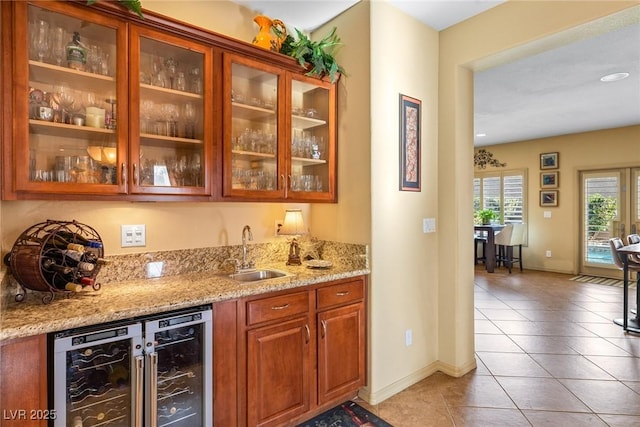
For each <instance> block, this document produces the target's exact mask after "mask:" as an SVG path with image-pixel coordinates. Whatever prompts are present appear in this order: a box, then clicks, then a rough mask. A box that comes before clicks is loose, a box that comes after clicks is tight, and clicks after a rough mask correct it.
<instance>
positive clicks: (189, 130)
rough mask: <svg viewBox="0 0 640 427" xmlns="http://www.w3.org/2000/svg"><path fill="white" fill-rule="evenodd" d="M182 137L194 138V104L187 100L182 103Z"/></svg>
mask: <svg viewBox="0 0 640 427" xmlns="http://www.w3.org/2000/svg"><path fill="white" fill-rule="evenodd" d="M184 119H185V122H186V123H185V125H184V137H185V138H191V139H193V138H195V137H196V124H195V121H196V106H195V105H194V104H193V102H187V103H186V104H185V105H184Z"/></svg>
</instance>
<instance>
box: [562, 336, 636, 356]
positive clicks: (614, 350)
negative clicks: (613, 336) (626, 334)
mask: <svg viewBox="0 0 640 427" xmlns="http://www.w3.org/2000/svg"><path fill="white" fill-rule="evenodd" d="M568 345H569V347H571V348H572V349H574V350H575V351H577V352H578V353H580V354H583V355H589V356H630V354H629V353H628V352H627V351H625V350H623V349H622V348H620V347H618V346H617V345H615V344H613V343H611V342H610V341H608V340H607V339H606V338H599V337H572V338H571V340H569V341H568Z"/></svg>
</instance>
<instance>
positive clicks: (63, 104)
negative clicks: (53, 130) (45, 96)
mask: <svg viewBox="0 0 640 427" xmlns="http://www.w3.org/2000/svg"><path fill="white" fill-rule="evenodd" d="M52 97H53V100H54V101H55V102H56V103H57V104H58V105H59V106H60V109H61V110H62V111H61V119H60V120H61V122H62V123H68V122H69V121H70V120H71V117H70V115H71V113H72V112H73V108H74V104H75V99H74V96H73V93H72V91H71V89H70V88H69V85H68V84H66V83H59V84H57V85H55V86H54V88H53V95H52Z"/></svg>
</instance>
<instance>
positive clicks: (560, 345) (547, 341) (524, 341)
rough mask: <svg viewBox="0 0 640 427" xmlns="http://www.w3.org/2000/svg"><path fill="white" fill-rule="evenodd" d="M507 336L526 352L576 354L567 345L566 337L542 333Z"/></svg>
mask: <svg viewBox="0 0 640 427" xmlns="http://www.w3.org/2000/svg"><path fill="white" fill-rule="evenodd" d="M509 337H510V338H511V339H512V340H513V341H514V342H515V343H516V344H518V346H519V347H520V348H522V349H523V350H524V351H525V352H527V353H548V354H577V352H576V351H575V350H574V349H573V348H571V347H570V346H569V343H568V342H567V338H566V337H553V336H543V335H537V336H536V335H510V336H509Z"/></svg>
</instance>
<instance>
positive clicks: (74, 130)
mask: <svg viewBox="0 0 640 427" xmlns="http://www.w3.org/2000/svg"><path fill="white" fill-rule="evenodd" d="M29 127H30V128H31V130H30V132H31V133H35V134H41V135H48V136H57V137H63V138H82V139H98V138H102V137H103V136H105V135H107V136H111V135H115V130H113V129H104V128H93V127H89V126H77V125H68V124H66V123H55V122H47V121H44V120H35V119H29Z"/></svg>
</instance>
